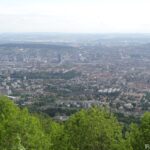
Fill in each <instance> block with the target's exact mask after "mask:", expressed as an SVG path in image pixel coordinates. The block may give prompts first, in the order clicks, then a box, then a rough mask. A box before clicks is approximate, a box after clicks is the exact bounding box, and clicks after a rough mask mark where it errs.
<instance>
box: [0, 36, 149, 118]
mask: <svg viewBox="0 0 150 150" xmlns="http://www.w3.org/2000/svg"><path fill="white" fill-rule="evenodd" d="M149 42H150V35H148V34H147V35H144V34H141V35H140V34H139V35H128V34H125V35H121V34H120V35H113V34H104V35H94V34H93V35H88V34H87V35H86V34H83V35H82V34H81V35H76V34H60V35H55V36H54V35H53V34H43V35H41V36H40V35H38V34H33V35H32V34H31V35H27V34H25V35H13V34H12V35H7V34H2V35H1V39H0V93H1V94H2V95H7V96H8V97H9V98H11V99H12V100H14V101H15V102H16V103H17V104H18V105H19V106H21V107H26V106H27V107H28V108H29V109H30V110H32V111H41V112H46V113H47V114H49V115H50V116H53V117H57V116H63V117H64V118H66V117H67V116H68V115H70V114H72V113H73V112H75V111H77V110H80V109H81V108H90V107H91V106H94V105H98V106H104V107H107V108H109V109H110V111H112V112H115V113H121V114H124V115H127V116H128V115H134V116H140V115H141V114H143V112H145V111H149V110H150V84H149V83H150V71H149V70H150V53H149V48H150V44H149Z"/></svg>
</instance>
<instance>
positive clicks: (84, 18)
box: [0, 0, 150, 33]
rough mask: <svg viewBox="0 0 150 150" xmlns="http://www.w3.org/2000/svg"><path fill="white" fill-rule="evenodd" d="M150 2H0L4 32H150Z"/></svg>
mask: <svg viewBox="0 0 150 150" xmlns="http://www.w3.org/2000/svg"><path fill="white" fill-rule="evenodd" d="M149 6H150V1H149V0H76V1H75V0H43V1H40V0H26V1H24V0H0V32H63V33H65V32H67V33H68V32H70V33H112V32H113V33H120V32H123V33H124V32H125V33H147V32H150V20H149V14H150V9H149Z"/></svg>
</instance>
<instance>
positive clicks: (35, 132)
mask: <svg viewBox="0 0 150 150" xmlns="http://www.w3.org/2000/svg"><path fill="white" fill-rule="evenodd" d="M123 128H124V125H123V124H121V123H119V122H118V121H117V119H116V118H115V117H114V116H113V114H110V112H108V111H107V110H105V109H104V108H98V107H93V108H90V109H86V110H81V111H79V112H77V113H75V114H73V115H72V116H71V117H70V118H69V119H68V120H67V121H65V122H63V123H62V122H61V123H58V122H55V121H54V120H52V119H51V118H49V117H47V116H45V115H40V114H31V113H29V112H28V110H27V109H20V108H19V107H18V106H16V105H15V104H14V103H13V102H12V101H11V100H9V99H8V98H6V97H0V150H144V149H145V148H148V147H149V145H150V112H146V113H145V114H144V115H143V116H142V117H141V121H140V124H138V125H137V124H131V125H130V126H129V127H128V129H127V131H126V132H125V133H124V132H123Z"/></svg>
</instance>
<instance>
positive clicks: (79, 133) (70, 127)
mask: <svg viewBox="0 0 150 150" xmlns="http://www.w3.org/2000/svg"><path fill="white" fill-rule="evenodd" d="M65 130H66V133H67V134H68V136H69V141H68V144H69V146H70V149H69V150H71V149H72V150H126V147H125V142H124V140H123V138H122V132H121V131H122V127H121V126H120V124H119V123H118V122H117V120H116V118H115V117H114V116H112V115H111V114H110V113H108V112H107V111H106V110H102V109H99V108H91V109H88V110H81V111H80V112H78V113H76V114H74V115H72V116H71V117H70V119H69V120H68V121H67V122H66V125H65Z"/></svg>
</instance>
